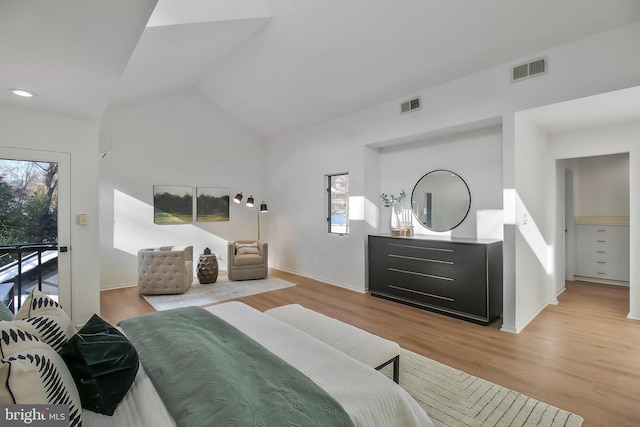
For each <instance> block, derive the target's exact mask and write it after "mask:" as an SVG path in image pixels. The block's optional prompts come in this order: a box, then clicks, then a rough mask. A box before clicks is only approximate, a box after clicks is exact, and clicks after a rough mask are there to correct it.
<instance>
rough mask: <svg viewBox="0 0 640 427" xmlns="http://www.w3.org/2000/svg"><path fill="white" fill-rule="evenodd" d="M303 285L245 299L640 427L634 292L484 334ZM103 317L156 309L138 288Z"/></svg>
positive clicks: (589, 290)
mask: <svg viewBox="0 0 640 427" xmlns="http://www.w3.org/2000/svg"><path fill="white" fill-rule="evenodd" d="M271 274H272V275H273V276H277V277H280V278H282V279H285V280H288V281H290V282H294V283H297V284H298V286H295V287H291V288H287V289H283V290H279V291H273V292H268V293H264V294H259V295H254V296H249V297H244V298H240V299H239V300H240V301H243V302H245V303H247V304H249V305H251V306H253V307H255V308H256V309H258V310H261V311H262V310H266V309H269V308H272V307H276V306H279V305H283V304H290V303H298V304H302V305H304V306H305V307H307V308H310V309H312V310H315V311H318V312H321V313H324V314H326V315H328V316H332V317H335V318H338V319H340V320H342V321H344V322H348V323H351V324H353V325H355V326H358V327H360V328H362V329H366V330H368V331H369V332H371V333H374V334H377V335H380V336H383V337H385V338H388V339H390V340H394V341H396V342H398V343H399V344H400V346H402V347H403V348H406V349H409V350H411V351H414V352H416V353H420V354H422V355H424V356H427V357H429V358H432V359H435V360H437V361H439V362H442V363H444V364H447V365H449V366H452V367H454V368H457V369H460V370H463V371H465V372H468V373H470V374H472V375H476V376H478V377H481V378H484V379H486V380H489V381H492V382H494V383H497V384H500V385H502V386H504V387H508V388H510V389H512V390H516V391H518V392H521V393H524V394H527V395H529V396H531V397H534V398H536V399H539V400H541V401H544V402H546V403H549V404H552V405H555V406H557V407H560V408H562V409H566V410H568V411H571V412H574V413H576V414H578V415H580V416H582V417H583V418H584V420H585V422H584V426H585V427H589V426H639V425H640V321H637V320H629V319H627V318H626V315H627V313H628V311H629V290H628V288H625V287H618V286H609V285H600V284H593V283H587V282H568V283H567V290H566V291H565V292H564V293H563V294H562V295H560V297H559V298H558V299H559V304H558V305H556V306H549V307H547V308H546V309H545V310H544V311H543V312H542V313H541V314H540V315H539V316H538V317H536V319H535V320H534V321H533V322H532V323H530V324H529V325H528V326H527V327H526V328H525V329H524V331H522V332H521V333H520V334H518V335H514V334H509V333H506V332H500V330H499V328H500V322H495V323H494V324H491V325H489V326H479V325H475V324H471V323H468V322H464V321H461V320H456V319H452V318H449V317H446V316H442V315H438V314H435V313H430V312H426V311H423V310H420V309H416V308H412V307H408V306H404V305H401V304H397V303H394V302H390V301H386V300H382V299H379V298H375V297H372V296H370V295H364V294H360V293H357V292H354V291H350V290H346V289H342V288H339V287H336V286H332V285H327V284H324V283H321V282H318V281H315V280H311V279H308V278H304V277H300V276H296V275H293V274H289V273H285V272H282V271H278V270H273V271H272V272H271ZM100 306H101V315H102V317H103V318H104V319H106V320H108V321H109V322H111V323H113V324H116V323H117V322H118V321H120V320H122V319H126V318H129V317H132V316H136V315H139V314H143V313H147V312H150V311H153V308H152V307H151V306H150V305H149V304H147V302H146V301H145V300H144V299H143V298H142V297H141V296H139V295H138V293H137V288H126V289H117V290H110V291H104V292H102V296H101V304H100Z"/></svg>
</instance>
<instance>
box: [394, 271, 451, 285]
mask: <svg viewBox="0 0 640 427" xmlns="http://www.w3.org/2000/svg"><path fill="white" fill-rule="evenodd" d="M388 270H389V271H395V272H396V273H406V274H413V275H414V276H422V277H431V278H432V279H440V280H447V281H450V282H453V281H454V280H455V279H454V278H452V277H444V276H436V275H434V274H427V273H418V272H416V271H407V270H400V269H399V268H389V269H388Z"/></svg>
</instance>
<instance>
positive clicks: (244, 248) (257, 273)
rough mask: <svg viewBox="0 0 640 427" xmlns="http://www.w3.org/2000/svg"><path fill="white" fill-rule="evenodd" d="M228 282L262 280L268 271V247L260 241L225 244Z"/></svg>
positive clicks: (237, 241)
mask: <svg viewBox="0 0 640 427" xmlns="http://www.w3.org/2000/svg"><path fill="white" fill-rule="evenodd" d="M227 249H228V251H227V252H228V254H227V277H229V280H249V279H264V278H266V277H267V274H268V271H269V264H268V245H267V243H265V242H263V241H261V240H236V241H235V242H229V243H228V244H227Z"/></svg>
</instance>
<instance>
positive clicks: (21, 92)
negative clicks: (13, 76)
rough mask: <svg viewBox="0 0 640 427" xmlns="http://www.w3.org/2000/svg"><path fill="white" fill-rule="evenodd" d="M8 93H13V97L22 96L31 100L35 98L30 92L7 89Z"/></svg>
mask: <svg viewBox="0 0 640 427" xmlns="http://www.w3.org/2000/svg"><path fill="white" fill-rule="evenodd" d="M9 92H11V93H13V94H14V95H18V96H22V97H23V98H32V97H34V96H36V94H35V93H34V92H30V91H28V90H24V89H9Z"/></svg>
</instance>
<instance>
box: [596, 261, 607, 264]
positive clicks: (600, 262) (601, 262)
mask: <svg viewBox="0 0 640 427" xmlns="http://www.w3.org/2000/svg"><path fill="white" fill-rule="evenodd" d="M597 262H598V264H606V262H604V261H597Z"/></svg>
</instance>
